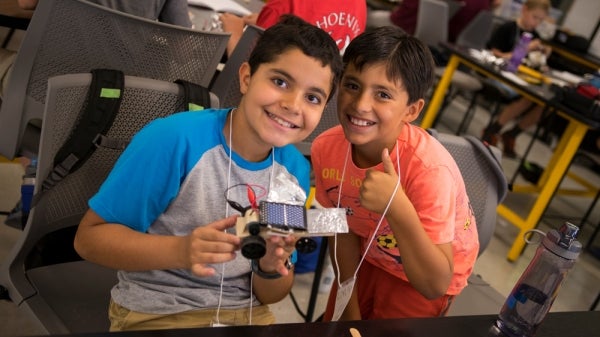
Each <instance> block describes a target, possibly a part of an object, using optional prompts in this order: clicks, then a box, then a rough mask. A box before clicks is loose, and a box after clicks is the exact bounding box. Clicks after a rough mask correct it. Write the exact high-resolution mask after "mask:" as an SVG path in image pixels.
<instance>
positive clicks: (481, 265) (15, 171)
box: [0, 97, 600, 337]
mask: <svg viewBox="0 0 600 337" xmlns="http://www.w3.org/2000/svg"><path fill="white" fill-rule="evenodd" d="M465 103H466V101H465V100H464V99H462V98H460V97H459V98H457V99H455V100H454V101H453V102H452V103H451V105H450V106H449V108H448V110H447V111H446V113H445V114H444V116H443V118H442V119H441V124H440V125H438V129H439V130H440V131H442V132H444V131H448V127H447V126H451V127H452V128H454V127H455V126H456V125H458V118H459V117H458V116H460V114H461V112H462V111H464V107H465ZM488 118H489V114H488V113H487V112H485V111H484V110H482V109H478V111H477V114H476V116H475V119H474V121H473V122H472V124H471V127H470V129H469V130H468V133H469V134H474V135H479V134H480V132H481V129H482V128H483V125H485V123H487V119H488ZM528 137H529V136H528V135H523V136H521V137H519V138H518V140H517V152H518V153H522V150H523V148H524V146H525V144H526V143H527V140H528ZM549 154H550V149H549V148H548V147H547V146H545V145H542V144H536V146H535V148H534V151H532V156H531V157H530V158H531V159H532V160H534V161H537V162H539V163H541V164H543V163H545V161H546V160H547V158H548V157H549ZM516 163H517V162H516V161H515V160H510V159H503V162H502V164H503V167H504V168H505V172H506V174H507V176H509V177H510V176H511V175H512V173H513V171H514V170H515V167H516ZM573 169H574V170H577V171H578V173H580V174H581V175H584V176H586V177H587V178H588V179H590V180H591V181H593V182H595V184H596V186H600V176H599V175H597V174H594V173H593V172H590V171H589V170H587V169H585V168H581V167H576V168H573ZM21 174H22V168H21V167H20V166H19V165H16V164H7V163H0V210H1V211H8V210H10V208H11V207H12V206H13V205H14V204H15V202H16V200H17V199H18V197H19V195H18V193H19V186H20V181H21ZM564 184H569V182H568V181H567V182H565V183H564ZM534 197H535V196H528V195H513V194H511V195H509V196H508V198H507V200H506V203H507V204H509V205H511V206H512V207H513V209H517V210H521V209H524V206H527V204H528V203H529V202H531V200H533V199H532V198H534ZM590 203H591V199H589V198H579V197H564V196H557V197H555V198H554V201H553V202H552V204H551V206H550V207H549V209H548V210H547V211H546V213H545V217H544V219H543V221H542V223H541V224H540V226H539V229H541V230H544V231H546V230H548V229H549V228H556V227H557V226H559V225H560V224H561V223H562V222H563V221H565V220H570V221H572V222H573V223H575V224H579V221H580V220H579V219H580V217H581V216H582V214H583V213H584V211H585V210H586V209H587V207H588V206H589V204H590ZM599 220H600V206H598V207H596V209H595V210H594V212H593V213H592V216H591V217H590V223H588V224H586V225H585V226H584V227H583V229H582V231H581V232H582V233H581V236H580V241H582V242H584V243H585V242H587V240H588V237H589V236H590V233H591V231H592V230H593V228H594V226H595V225H597V224H598V222H600V221H599ZM3 221H4V217H0V262H1V261H3V260H4V258H5V256H6V255H7V253H8V251H9V249H10V247H11V246H12V244H13V243H14V242H15V240H16V239H17V238H18V236H19V235H20V233H21V232H20V231H18V230H16V229H13V228H11V227H8V226H5V225H3V224H1V223H3ZM591 224H594V225H591ZM515 235H516V229H515V228H514V227H513V226H512V225H511V224H509V223H507V222H506V221H504V220H503V219H498V224H497V227H496V233H495V236H494V237H493V239H492V241H491V243H490V245H489V246H488V248H487V250H486V251H485V252H484V253H483V254H482V255H481V256H480V257H479V259H478V261H477V263H476V265H475V274H478V275H480V276H481V277H482V278H483V280H485V281H486V282H488V283H490V284H491V286H492V287H493V288H495V289H496V290H497V291H498V292H500V294H502V296H506V295H507V294H508V293H509V292H510V290H511V289H512V287H513V285H514V284H515V282H516V281H517V279H518V278H519V276H520V275H521V273H522V272H523V270H524V269H525V268H526V266H527V264H528V263H529V261H530V259H531V257H532V256H533V253H534V251H535V247H528V248H526V250H525V252H524V254H523V255H522V256H521V258H520V259H519V260H518V261H516V262H509V261H507V259H506V254H507V252H508V248H509V246H510V243H511V242H512V240H513V238H514V237H515ZM596 245H600V238H599V239H598V240H597V241H596ZM312 276H313V275H312V273H307V274H301V275H298V276H297V278H296V283H295V286H294V289H293V293H294V295H295V298H296V299H297V301H298V305H299V307H300V308H301V309H302V310H303V311H304V312H306V308H307V305H308V297H309V292H310V287H311V284H312ZM599 292H600V260H598V259H597V258H595V257H593V256H592V255H590V254H589V253H587V252H584V253H583V254H582V255H581V256H580V258H579V260H578V262H577V263H576V265H575V267H574V269H573V270H572V271H571V272H570V273H569V275H568V277H567V279H566V281H565V282H564V284H563V286H562V288H561V289H560V292H559V295H558V297H557V299H556V301H555V303H554V305H553V307H552V310H553V311H579V310H588V308H589V307H590V305H591V303H592V301H593V299H594V298H595V296H596V295H597V294H598V293H599ZM325 301H326V293H320V294H319V296H318V300H317V305H316V308H315V313H314V318H316V317H318V316H319V315H320V314H321V313H322V312H323V308H324V305H325ZM272 310H273V311H274V313H275V315H276V317H277V320H278V322H280V323H288V322H302V321H303V318H302V316H301V315H300V314H299V313H298V312H297V310H296V309H295V308H294V305H293V304H292V302H291V300H290V298H289V297H288V298H286V299H285V300H283V301H282V302H280V303H278V304H276V305H273V306H272ZM485 313H494V312H485ZM41 331H42V330H40V328H39V327H38V326H36V325H35V324H34V323H33V322H32V321H31V320H30V318H29V317H27V316H25V315H24V314H23V313H21V312H20V310H19V309H18V308H17V307H16V306H15V305H14V304H13V303H11V302H7V301H0V335H2V336H6V337H10V336H27V335H35V334H39V333H41Z"/></svg>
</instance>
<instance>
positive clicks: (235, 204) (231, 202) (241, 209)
mask: <svg viewBox="0 0 600 337" xmlns="http://www.w3.org/2000/svg"><path fill="white" fill-rule="evenodd" d="M239 186H244V187H246V188H248V187H249V188H250V189H252V192H254V189H253V188H252V186H250V185H248V184H236V185H233V186H230V187H229V188H228V189H226V190H225V191H224V192H223V197H224V198H225V200H226V201H227V203H228V204H229V206H231V207H232V208H233V209H235V210H236V211H238V212H240V213H241V214H242V215H244V214H245V213H246V211H247V210H248V209H250V208H251V207H252V206H248V207H244V206H242V205H240V204H239V203H238V202H236V201H234V200H231V199H227V191H229V190H230V189H232V188H234V187H239Z"/></svg>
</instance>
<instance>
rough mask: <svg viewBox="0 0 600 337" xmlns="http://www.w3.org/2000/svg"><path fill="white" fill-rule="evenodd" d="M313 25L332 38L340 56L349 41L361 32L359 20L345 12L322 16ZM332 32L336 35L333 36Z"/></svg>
mask: <svg viewBox="0 0 600 337" xmlns="http://www.w3.org/2000/svg"><path fill="white" fill-rule="evenodd" d="M315 25H316V26H317V27H319V28H321V29H323V30H324V31H326V32H328V33H329V34H330V35H331V36H332V37H333V39H334V40H335V43H336V44H337V46H338V48H339V49H340V52H341V53H342V54H343V53H344V51H345V50H346V47H348V44H350V41H351V40H352V39H353V38H355V37H356V36H357V35H358V34H360V32H361V31H362V28H361V27H360V20H358V19H357V18H356V17H355V16H354V15H353V14H352V13H347V12H332V13H329V14H327V15H324V16H322V17H321V18H320V19H319V20H317V21H316V22H315ZM333 32H337V33H336V34H333Z"/></svg>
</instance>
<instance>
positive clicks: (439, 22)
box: [415, 0, 483, 126]
mask: <svg viewBox="0 0 600 337" xmlns="http://www.w3.org/2000/svg"><path fill="white" fill-rule="evenodd" d="M449 19H450V13H449V5H448V2H447V1H443V0H421V1H420V2H419V11H418V13H417V25H416V27H415V37H417V38H418V39H419V40H421V41H423V42H425V43H426V44H427V45H429V46H430V48H432V49H433V50H436V49H439V48H440V44H441V43H445V42H448V22H449ZM445 70H446V67H445V66H437V67H436V68H435V75H436V77H437V78H441V77H442V75H443V74H444V71H445ZM482 87H483V85H482V84H481V81H480V80H479V79H478V78H477V77H476V76H474V75H472V74H470V73H467V72H464V71H461V70H459V69H457V70H455V71H454V74H453V76H452V80H451V82H450V88H449V89H448V92H447V93H446V95H445V97H444V102H443V104H442V106H441V107H440V111H439V112H438V117H437V118H436V119H435V121H434V123H433V126H435V125H436V124H437V121H438V120H439V115H440V114H441V112H442V111H443V110H444V109H445V108H446V106H447V105H448V103H449V101H450V100H451V99H452V98H453V97H454V93H455V92H459V91H460V92H469V93H475V92H477V91H478V90H481V88H482Z"/></svg>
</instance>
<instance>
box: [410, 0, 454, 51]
mask: <svg viewBox="0 0 600 337" xmlns="http://www.w3.org/2000/svg"><path fill="white" fill-rule="evenodd" d="M449 17H450V16H449V14H448V3H447V2H446V1H442V0H420V2H419V11H418V13H417V25H416V27H415V34H414V35H415V37H416V38H418V39H419V40H421V41H423V42H424V43H427V44H428V45H429V46H432V47H437V46H438V45H439V44H440V43H442V42H446V41H448V20H449Z"/></svg>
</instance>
